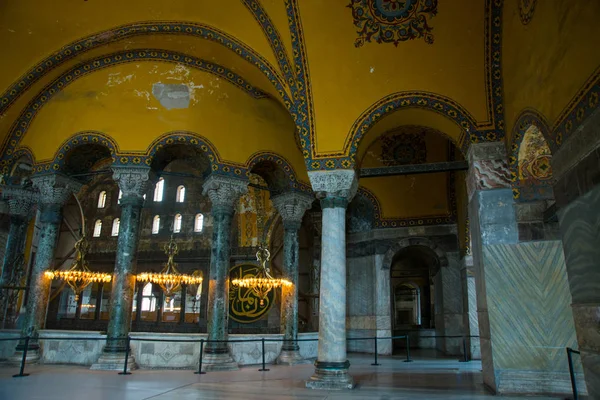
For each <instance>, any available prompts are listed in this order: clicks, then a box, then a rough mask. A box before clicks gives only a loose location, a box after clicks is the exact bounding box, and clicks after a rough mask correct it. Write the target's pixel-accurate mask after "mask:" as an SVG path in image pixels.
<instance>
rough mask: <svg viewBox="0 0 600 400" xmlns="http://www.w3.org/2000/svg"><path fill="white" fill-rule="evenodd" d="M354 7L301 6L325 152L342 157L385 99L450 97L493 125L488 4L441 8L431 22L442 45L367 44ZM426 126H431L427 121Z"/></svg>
mask: <svg viewBox="0 0 600 400" xmlns="http://www.w3.org/2000/svg"><path fill="white" fill-rule="evenodd" d="M348 3H349V1H347V0H329V1H301V2H300V13H301V15H302V24H303V27H304V34H305V37H306V48H307V53H308V60H309V69H310V77H311V81H312V89H313V96H314V103H315V109H316V130H317V136H318V141H317V151H318V152H322V153H323V152H336V151H340V150H342V149H343V147H344V141H345V138H346V135H347V134H348V132H349V131H350V128H351V126H352V124H353V123H354V121H355V120H356V118H358V116H359V115H360V114H361V113H362V112H363V111H364V110H365V109H366V108H368V107H369V106H370V105H371V104H373V103H374V102H376V101H377V100H379V99H381V98H382V97H384V96H386V95H388V94H391V93H394V92H400V91H412V90H422V91H428V92H434V93H438V94H441V95H445V96H448V97H450V98H452V99H454V100H455V101H457V102H458V103H460V104H461V105H462V106H463V107H465V108H466V109H467V110H468V111H469V112H470V113H471V114H472V115H473V116H474V117H475V118H476V119H477V120H478V121H486V120H487V119H488V118H487V115H488V113H487V108H486V95H485V75H484V71H485V69H484V41H483V37H484V36H483V31H484V17H483V15H484V2H483V1H472V0H454V1H452V2H445V1H440V2H439V5H438V14H437V16H435V17H433V18H431V20H430V21H429V22H430V25H431V26H433V33H434V36H435V42H434V43H433V44H427V43H425V42H424V41H423V39H417V40H409V41H406V42H401V43H400V44H399V45H398V46H397V47H394V45H393V44H391V43H385V44H378V43H374V42H371V43H365V44H364V45H363V46H362V47H360V48H356V47H355V46H354V40H355V38H356V37H357V33H356V27H355V26H354V24H353V19H352V14H351V10H350V9H349V8H347V7H346V5H347V4H348ZM422 122H424V121H422Z"/></svg>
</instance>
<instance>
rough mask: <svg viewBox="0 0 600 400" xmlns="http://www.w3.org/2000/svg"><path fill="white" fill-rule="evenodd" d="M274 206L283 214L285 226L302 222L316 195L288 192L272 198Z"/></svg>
mask: <svg viewBox="0 0 600 400" xmlns="http://www.w3.org/2000/svg"><path fill="white" fill-rule="evenodd" d="M271 201H272V202H273V206H275V208H276V209H277V211H278V212H279V215H281V219H282V220H283V225H284V227H285V226H286V224H287V225H290V224H300V223H301V222H302V217H303V216H304V213H305V212H306V210H308V209H309V208H310V207H311V206H312V203H313V201H314V197H313V196H312V195H310V194H307V193H300V192H286V193H282V194H279V195H277V196H273V197H272V198H271Z"/></svg>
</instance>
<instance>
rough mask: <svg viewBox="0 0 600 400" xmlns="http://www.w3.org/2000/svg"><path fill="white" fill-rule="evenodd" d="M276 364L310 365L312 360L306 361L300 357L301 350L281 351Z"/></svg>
mask: <svg viewBox="0 0 600 400" xmlns="http://www.w3.org/2000/svg"><path fill="white" fill-rule="evenodd" d="M275 364H281V365H298V364H310V360H306V359H304V358H303V357H302V356H301V355H300V350H284V349H281V353H279V356H278V357H277V360H275Z"/></svg>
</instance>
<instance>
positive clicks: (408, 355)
mask: <svg viewBox="0 0 600 400" xmlns="http://www.w3.org/2000/svg"><path fill="white" fill-rule="evenodd" d="M404 362H412V360H411V359H410V339H409V338H408V335H406V360H404Z"/></svg>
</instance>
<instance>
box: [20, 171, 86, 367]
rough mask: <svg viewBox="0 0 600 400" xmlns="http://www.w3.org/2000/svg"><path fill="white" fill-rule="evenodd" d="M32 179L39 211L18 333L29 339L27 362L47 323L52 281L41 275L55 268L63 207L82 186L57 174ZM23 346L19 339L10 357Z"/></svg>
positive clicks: (33, 355) (32, 359) (36, 357)
mask: <svg viewBox="0 0 600 400" xmlns="http://www.w3.org/2000/svg"><path fill="white" fill-rule="evenodd" d="M32 181H33V187H34V188H35V189H37V190H38V191H39V204H38V207H39V210H40V214H39V239H38V245H37V253H36V257H35V263H34V265H33V270H32V272H31V280H30V284H29V295H28V301H27V305H26V314H25V320H24V323H23V328H22V331H21V336H29V337H30V338H31V340H30V341H29V347H28V351H27V360H28V362H35V361H38V360H39V358H40V351H39V348H40V345H39V331H40V329H42V328H43V327H44V323H45V322H46V311H47V308H48V299H49V296H50V285H51V283H52V281H51V280H50V279H48V278H47V277H45V276H44V272H46V271H47V270H49V269H51V268H53V267H54V253H55V250H56V244H57V242H58V236H59V234H60V225H61V222H62V207H63V206H64V205H65V203H66V202H67V201H68V200H69V198H70V197H71V196H72V195H74V194H75V193H77V192H78V191H79V189H81V184H79V183H78V182H75V181H73V180H72V179H70V178H67V177H65V176H64V175H60V174H49V175H40V176H34V177H32ZM23 349H24V342H20V343H19V344H18V345H17V349H16V350H17V353H16V354H15V355H14V356H13V360H15V361H19V360H20V357H21V352H22V351H23Z"/></svg>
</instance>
